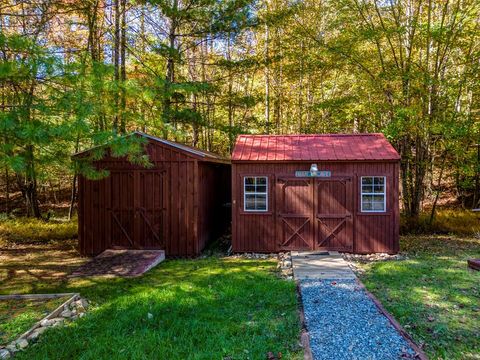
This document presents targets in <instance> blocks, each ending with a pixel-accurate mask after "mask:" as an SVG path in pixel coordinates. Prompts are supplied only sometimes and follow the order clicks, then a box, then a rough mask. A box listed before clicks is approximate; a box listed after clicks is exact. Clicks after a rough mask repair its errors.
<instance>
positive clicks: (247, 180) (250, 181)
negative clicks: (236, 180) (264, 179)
mask: <svg viewBox="0 0 480 360" xmlns="http://www.w3.org/2000/svg"><path fill="white" fill-rule="evenodd" d="M254 184H255V178H253V177H246V178H245V185H254Z"/></svg>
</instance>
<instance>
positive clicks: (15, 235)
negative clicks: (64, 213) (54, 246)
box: [0, 217, 77, 246]
mask: <svg viewBox="0 0 480 360" xmlns="http://www.w3.org/2000/svg"><path fill="white" fill-rule="evenodd" d="M76 237H77V220H76V219H72V220H70V221H67V220H61V219H50V220H48V221H45V220H39V219H34V218H25V217H19V218H7V217H2V218H1V219H0V246H1V245H8V244H11V243H17V244H18V243H40V242H49V241H55V240H65V239H73V238H76Z"/></svg>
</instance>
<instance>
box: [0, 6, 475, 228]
mask: <svg viewBox="0 0 480 360" xmlns="http://www.w3.org/2000/svg"><path fill="white" fill-rule="evenodd" d="M479 26H480V2H478V1H476V0H302V1H300V0H296V1H287V0H258V1H255V0H144V1H139V0H137V1H133V0H2V2H1V4H0V170H1V173H0V193H1V194H0V206H1V208H0V212H2V213H6V214H9V215H8V216H11V215H15V214H18V215H28V216H35V217H38V218H40V217H43V218H48V217H49V216H50V212H51V211H55V208H56V207H57V205H58V204H62V203H63V204H68V203H70V204H71V206H70V209H69V216H72V214H73V211H74V205H75V197H76V181H77V178H78V175H79V174H84V175H86V176H90V177H95V176H104V175H105V174H101V173H100V174H99V173H97V172H93V171H92V169H91V168H90V167H89V166H88V164H78V163H75V162H72V159H71V155H72V154H73V153H75V152H78V151H81V150H84V149H87V148H90V147H93V146H96V145H99V144H104V143H106V142H110V143H111V144H112V149H113V151H114V153H115V154H116V155H118V156H123V155H128V156H129V157H130V158H131V160H132V161H133V162H139V163H146V162H148V159H146V158H145V157H144V156H143V154H142V152H141V144H140V143H138V142H136V141H133V140H129V138H125V137H122V135H123V134H126V133H129V132H130V131H133V130H140V131H143V132H147V133H149V134H152V135H157V136H160V137H163V138H167V139H170V140H174V141H178V142H182V143H185V144H188V145H193V146H197V147H200V148H202V149H206V150H210V151H214V152H218V153H220V154H224V155H229V153H230V152H231V151H232V146H233V144H234V141H235V137H236V135H237V134H240V133H259V134H260V133H261V134H296V133H356V132H382V133H384V134H385V135H386V136H387V138H388V139H389V140H390V141H391V143H392V144H393V145H394V146H395V148H396V149H397V150H398V151H399V153H400V155H401V157H402V161H401V185H402V210H403V213H404V215H405V216H406V217H407V218H412V219H416V218H418V217H419V215H420V214H421V213H422V211H427V210H428V213H429V217H430V218H431V219H432V220H433V216H434V213H435V208H436V207H437V206H438V205H445V206H452V207H456V208H457V207H462V208H477V207H480V205H479V202H480V189H479V188H480V185H479V170H480V166H479V158H480V155H479V154H480V153H479V151H480V150H479V147H478V145H476V144H478V143H480V139H479V136H480V129H479V120H480V118H479V117H480V112H479V104H480V100H479V95H480V71H479V70H480V69H479V68H480V36H479V33H480V31H479ZM93 156H94V157H100V156H102V153H101V152H95V153H94V155H93ZM58 206H59V205H58ZM64 207H65V208H67V206H64Z"/></svg>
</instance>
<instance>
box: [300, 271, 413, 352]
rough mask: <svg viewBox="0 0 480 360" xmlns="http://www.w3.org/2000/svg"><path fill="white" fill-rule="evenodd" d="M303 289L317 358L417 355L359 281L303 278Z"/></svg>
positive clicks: (312, 347) (307, 320) (306, 313)
mask: <svg viewBox="0 0 480 360" xmlns="http://www.w3.org/2000/svg"><path fill="white" fill-rule="evenodd" d="M300 289H301V293H302V302H303V307H304V312H305V321H306V325H307V329H308V332H309V335H310V347H311V349H312V354H313V358H314V359H315V360H323V359H325V360H327V359H328V360H330V359H336V360H342V359H345V360H346V359H348V360H355V359H358V360H360V359H361V360H364V359H371V360H380V359H381V360H387V359H388V360H390V359H409V358H411V359H413V358H415V351H414V350H413V349H412V348H411V347H410V345H409V344H408V343H407V341H406V340H405V339H404V338H403V337H402V336H401V335H400V334H399V333H398V332H397V330H396V329H395V328H394V327H393V326H392V324H391V323H390V322H389V320H388V319H387V318H386V317H385V316H384V315H383V314H382V313H381V312H380V311H379V310H378V308H377V307H376V305H375V304H374V303H373V301H372V300H371V299H370V298H369V297H368V296H367V294H366V293H365V291H364V290H363V289H362V288H361V287H360V286H359V285H358V283H357V282H356V280H354V279H348V280H323V279H322V280H303V281H301V283H300Z"/></svg>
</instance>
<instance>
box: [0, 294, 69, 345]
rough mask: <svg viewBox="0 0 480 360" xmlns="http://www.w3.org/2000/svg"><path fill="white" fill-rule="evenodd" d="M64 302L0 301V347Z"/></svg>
mask: <svg viewBox="0 0 480 360" xmlns="http://www.w3.org/2000/svg"><path fill="white" fill-rule="evenodd" d="M65 300H66V298H57V299H47V300H45V299H35V300H0V345H7V344H8V343H9V342H10V341H13V340H16V339H17V338H18V337H19V336H20V335H22V334H23V333H24V332H25V331H27V330H28V329H30V328H31V327H32V326H33V325H34V324H35V323H36V322H37V321H39V320H41V319H42V318H44V317H45V316H47V315H48V314H49V313H50V312H52V311H53V310H55V309H56V308H57V307H58V306H60V305H61V304H62V303H63V302H64V301H65Z"/></svg>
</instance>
